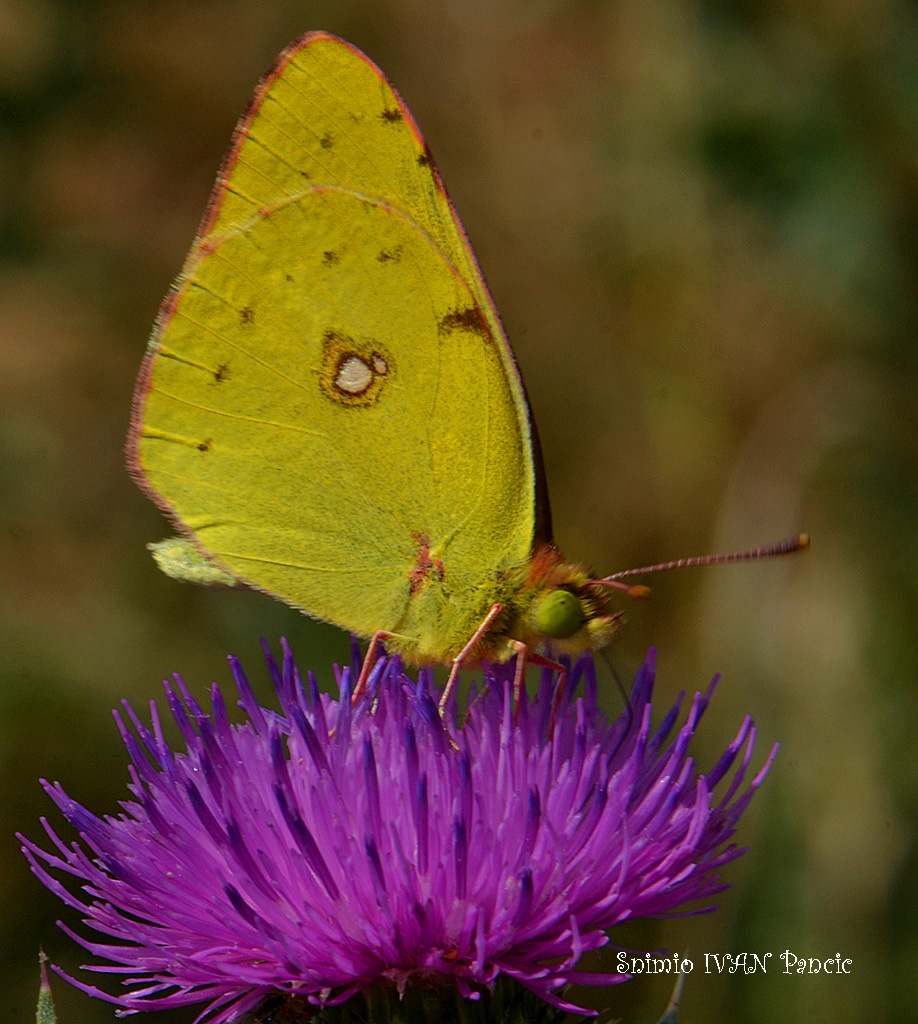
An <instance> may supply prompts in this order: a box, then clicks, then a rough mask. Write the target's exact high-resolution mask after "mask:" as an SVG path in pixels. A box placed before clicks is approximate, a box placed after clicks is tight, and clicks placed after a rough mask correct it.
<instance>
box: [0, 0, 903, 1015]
mask: <svg viewBox="0 0 918 1024" xmlns="http://www.w3.org/2000/svg"><path fill="white" fill-rule="evenodd" d="M916 27H918V16H916V9H915V7H914V5H908V4H905V3H894V2H892V0H836V2H832V0H793V2H788V0H708V2H701V0H696V2H692V0H670V2H660V3H649V2H646V0H611V2H602V0H592V2H588V0H580V2H577V0H526V2H522V0H504V2H502V3H491V2H485V0H463V2H459V0H427V2H423V3H422V2H410V0H362V2H361V0H335V2H328V3H306V2H300V3H294V2H262V0H226V2H216V0H211V2H192V0H185V2H180V0H176V2H158V3H157V2H141V0H120V2H115V0H108V2H102V0H97V2H93V0H82V2H79V3H75V2H63V0H57V2H55V0H0V573H2V595H0V674H2V679H0V786H2V816H0V906H2V913H0V935H2V938H0V942H2V947H0V959H2V963H0V970H2V981H0V992H2V993H3V994H2V996H0V1018H2V1019H3V1020H9V1021H11V1022H12V1021H14V1020H15V1021H23V1020H27V1019H31V1014H32V1012H33V1009H32V1008H33V1006H34V995H35V986H36V967H35V960H36V954H37V950H38V947H39V944H42V945H43V946H44V947H45V949H46V950H47V951H48V952H49V954H50V955H51V957H52V958H53V959H54V960H56V961H59V962H61V963H62V964H64V965H65V966H67V967H68V968H69V969H71V970H72V969H74V967H75V966H76V965H77V964H78V963H79V962H80V959H81V957H80V954H79V951H78V950H77V949H76V947H75V946H73V944H72V943H71V942H70V940H68V939H67V938H66V937H65V936H64V935H63V934H62V933H60V932H59V931H58V929H57V928H56V927H55V925H54V921H55V919H56V918H57V917H58V916H59V915H60V913H61V910H62V908H61V907H60V906H59V905H58V902H57V901H56V900H55V899H54V898H52V897H51V896H49V895H48V894H47V893H46V892H45V891H44V889H43V888H42V887H41V886H40V885H39V884H38V883H37V882H36V881H34V879H32V877H31V876H30V874H29V873H28V871H27V869H26V865H25V862H24V860H23V859H22V857H21V856H20V853H19V850H18V843H17V842H16V840H15V839H14V837H13V831H14V829H22V830H25V831H26V832H28V833H29V834H30V835H32V836H38V835H39V833H40V826H39V824H38V818H39V815H41V814H44V813H50V811H51V804H50V801H48V800H47V798H45V797H44V795H43V793H42V792H41V790H40V788H39V786H38V782H37V779H38V778H39V777H40V776H45V777H48V778H50V779H52V780H55V779H57V780H60V781H62V782H63V783H64V784H65V786H66V787H67V788H68V790H69V791H70V792H71V793H72V794H73V795H74V796H75V797H77V798H78V799H80V800H82V801H83V802H85V803H87V804H88V805H89V806H90V807H92V808H93V809H94V810H96V811H97V812H99V813H102V812H115V811H117V806H118V800H119V799H121V798H123V797H124V795H125V789H124V785H125V782H126V779H127V772H126V767H125V756H124V754H123V752H122V749H121V746H120V743H119V741H118V738H117V735H116V732H115V728H114V726H113V724H112V721H111V718H110V715H109V709H110V708H111V707H113V706H115V705H116V704H117V702H118V701H120V699H121V698H122V697H129V698H130V699H131V700H132V701H134V702H136V703H137V704H138V705H140V706H141V707H143V705H144V704H145V703H146V702H147V701H148V700H149V699H150V698H152V697H154V696H157V695H158V693H159V680H160V679H161V678H162V677H164V676H165V675H167V674H169V673H170V672H172V671H174V670H179V671H181V672H182V674H183V675H184V677H185V679H186V680H187V681H188V682H189V684H190V685H191V686H192V688H193V689H194V690H195V692H197V693H199V694H200V693H203V692H204V690H205V687H206V686H207V684H208V683H209V682H210V681H211V680H212V679H218V680H220V681H222V682H227V681H228V678H229V674H228V670H227V667H226V663H225V655H226V654H227V653H228V652H234V653H237V654H239V655H240V656H242V657H243V659H244V661H245V663H246V664H247V665H248V666H249V667H250V668H251V669H252V673H253V676H254V677H255V678H256V680H257V681H258V685H259V686H260V687H261V689H262V692H265V690H266V688H265V685H264V684H265V680H264V674H263V673H261V672H260V670H259V667H258V666H259V662H260V655H259V650H258V644H257V641H258V638H259V637H260V636H265V637H267V638H269V639H271V640H272V641H276V639H277V638H278V637H279V636H280V635H282V634H283V635H286V636H288V637H290V639H291V641H292V643H293V645H294V647H295V650H296V651H297V652H298V655H299V658H300V661H301V663H302V664H303V665H312V666H314V667H316V668H317V669H319V674H320V677H321V678H322V679H323V680H325V681H326V682H328V681H330V671H329V669H328V668H327V666H328V664H329V662H330V660H331V659H332V658H341V657H344V656H345V655H346V651H347V646H346V641H345V639H344V638H343V636H342V635H341V634H340V633H339V632H338V631H336V630H333V629H330V628H326V627H321V626H317V625H316V624H314V623H311V622H309V621H307V620H305V619H303V618H302V617H300V616H298V615H296V614H295V613H293V612H290V611H288V610H286V609H285V608H282V607H280V606H279V605H277V604H275V603H273V602H271V601H270V600H268V599H267V598H264V597H261V596H257V595H252V594H238V593H228V592H222V593H221V592H205V591H201V590H197V589H195V588H193V587H190V586H183V585H180V584H178V583H175V582H173V581H170V580H168V579H166V578H165V577H163V576H161V575H159V574H158V573H157V571H156V569H155V568H154V566H153V563H152V561H151V560H150V558H149V556H148V554H147V552H146V551H145V547H144V546H145V544H146V543H147V542H148V541H151V540H156V539H159V538H160V537H161V536H163V535H164V533H165V532H166V529H165V523H164V522H163V520H162V518H161V517H160V515H159V514H158V512H157V511H156V510H155V509H154V508H153V507H152V505H151V504H150V503H149V502H148V501H147V500H145V499H144V498H143V497H142V496H141V494H140V493H139V491H138V490H137V489H136V487H135V486H134V485H133V484H132V482H131V481H130V479H129V478H128V475H127V473H126V471H125V468H124V464H123V456H122V444H123V438H124V434H125V429H126V426H127V421H128V415H129V406H130V396H131V391H132V385H133V378H134V375H135V373H136V370H137V368H138V365H139V363H140V359H141V355H142V352H143V349H144V344H145V340H146V336H147V333H148V331H149V328H150V325H151V324H152V322H153V318H154V316H155V313H156V310H157V306H158V303H159V301H160V299H161V298H162V296H163V295H164V294H165V292H166V290H167V288H168V286H169V283H170V281H171V279H172V277H173V276H174V275H175V274H176V273H177V271H178V269H179V267H180V264H181V262H182V259H183V256H184V253H185V251H186V249H187V247H188V245H189V244H190V241H191V239H192V236H193V234H194V231H195V228H196V226H197V222H198V219H199V217H200V216H201V213H202V211H203V208H204V203H205V200H206V197H207V195H208V192H209V190H210V186H211V183H212V180H213V177H214V174H215V171H216V168H217V165H218V162H219V160H220V157H221V155H222V153H223V151H224V149H225V148H226V146H227V144H228V141H229V137H230V133H231V131H232V128H233V125H234V122H235V119H236V117H237V116H238V114H239V113H240V112H241V111H242V109H243V108H244V105H245V103H246V101H247V99H248V97H249V95H250V93H251V91H252V89H253V87H254V85H255V83H256V81H257V79H258V77H259V76H260V74H261V73H262V72H264V71H265V70H266V69H267V68H268V67H269V66H270V64H271V62H272V61H273V59H274V57H275V55H276V54H277V53H278V52H279V51H280V50H281V49H282V48H283V47H284V46H285V45H286V44H287V43H288V42H290V41H291V40H292V39H294V38H295V37H297V36H298V35H300V34H301V33H302V32H304V31H306V30H307V29H314V28H326V29H328V30H331V31H333V32H336V33H338V34H339V35H343V36H345V37H346V38H348V39H350V40H351V41H353V42H354V43H356V44H357V45H358V46H359V47H361V48H362V49H364V50H365V51H366V52H367V53H368V54H370V55H371V56H372V57H373V58H374V59H375V60H376V62H377V63H379V64H380V66H381V67H382V68H383V69H384V70H385V71H386V73H387V74H388V76H389V77H390V78H391V79H392V80H393V82H395V84H396V85H397V87H398V88H399V89H400V90H401V92H402V94H403V95H404V97H405V99H406V100H407V102H408V104H409V106H410V107H411V109H412V110H413V112H414V114H415V116H416V118H417V120H418V122H419V123H420V125H421V127H422V130H423V131H424V132H425V135H426V137H427V140H428V142H429V143H430V146H431V148H432V150H433V152H434V154H435V155H436V157H437V160H438V163H439V165H440V168H441V170H442V172H443V175H444V177H445V179H446V181H447V183H448V185H449V186H450V189H451V192H452V195H453V199H454V201H455V203H456V206H457V208H458V210H459V211H460V214H461V216H462V218H463V221H464V223H465V226H466V229H467V231H468V233H469V235H470V237H471V239H472V242H473V244H474V246H475V249H476V251H477V254H478V256H479V259H480V262H481V264H482V267H483V269H484V272H485V274H486V276H487V278H488V281H489V283H490V285H491V289H492V291H493V293H494V296H495V299H496V302H497V305H498V307H499V309H500V310H501V312H502V315H503V319H504V322H505V325H506V328H507V331H508V334H509V336H510V338H511V340H512V343H513V345H514V349H515V351H516V354H517V357H518V360H519V363H520V365H521V367H522V371H523V373H524V375H525V378H526V381H527V385H528V388H529V392H530V397H531V400H532V405H533V407H534V411H535V414H536V416H537V419H538V423H539V427H540V432H541V436H542V442H543V447H544V452H545V462H546V466H547V471H548V478H549V483H550V489H551V496H552V500H553V511H554V518H555V527H556V535H557V539H558V541H559V543H560V545H561V547H562V548H563V550H564V551H565V552H566V553H567V554H568V556H569V557H572V558H576V559H580V560H583V561H586V562H588V563H590V564H591V565H592V566H593V567H594V568H595V569H596V570H597V571H599V572H611V571H614V570H618V569H623V568H627V567H629V566H632V565H639V564H644V563H646V562H649V561H657V560H661V559H666V558H671V557H676V556H682V555H689V554H696V553H699V552H704V551H713V550H722V549H730V548H734V547H741V546H747V545H750V544H756V543H762V542H766V541H771V540H777V539H778V538H780V537H781V536H783V535H786V534H792V533H795V532H796V531H798V530H800V529H804V528H805V529H807V530H809V531H810V533H811V534H812V536H813V548H812V550H811V551H810V552H809V553H808V554H806V555H805V556H796V557H795V558H792V559H786V560H779V561H775V562H771V563H761V564H758V565H754V566H747V567H735V566H734V567H727V568H723V569H706V570H692V571H686V572H684V573H676V574H672V575H668V576H665V577H664V576H661V577H658V578H657V579H655V580H654V581H653V583H654V588H653V596H652V600H651V601H649V602H647V603H641V604H640V605H639V606H634V607H632V608H631V609H630V622H629V625H628V628H627V629H626V630H624V631H623V632H622V633H621V635H620V637H619V638H618V639H617V640H616V641H615V644H614V646H613V648H612V649H611V659H612V663H613V665H614V666H615V670H616V672H617V673H618V675H619V676H621V677H622V678H626V679H627V678H628V677H629V676H630V674H631V673H632V671H633V670H634V668H635V666H636V665H637V664H638V662H639V660H640V658H641V657H642V654H643V651H644V649H645V648H646V647H647V645H649V644H651V643H652V644H656V645H657V646H658V647H659V650H660V658H659V665H660V698H661V701H664V700H666V701H668V700H669V699H671V698H672V697H674V696H675V694H676V693H677V692H678V691H679V690H680V689H681V688H683V687H685V688H688V689H689V690H694V689H695V688H697V687H701V686H704V685H705V684H706V683H707V681H708V680H709V678H710V677H711V675H713V674H714V673H715V672H717V671H719V672H722V673H723V676H724V679H723V682H722V685H721V689H720V691H719V693H718V696H717V699H716V701H715V702H714V704H713V706H712V707H711V709H710V710H709V712H708V716H707V719H706V721H705V724H704V728H703V729H702V733H701V737H700V742H699V745H698V747H697V751H696V752H697V754H698V758H699V761H700V763H701V765H702V766H704V767H710V766H711V765H712V763H713V761H714V760H715V758H716V757H717V756H718V754H719V752H720V751H721V750H722V749H723V747H724V745H725V744H726V743H727V742H728V740H729V739H730V738H731V737H732V735H733V734H734V732H735V730H736V728H737V727H738V725H739V723H740V720H741V718H742V716H743V715H744V714H746V713H747V712H748V713H750V714H751V715H753V717H754V718H755V719H756V722H757V723H758V726H759V736H760V745H759V750H758V752H757V760H756V761H755V764H756V765H758V764H760V763H761V760H762V759H763V758H764V756H765V752H766V751H767V749H768V747H769V746H770V744H771V743H772V742H773V741H775V740H779V741H780V742H781V744H782V750H781V753H780V755H779V758H778V760H777V762H776V764H775V767H774V769H773V771H772V773H771V776H770V778H769V780H768V782H767V784H766V786H765V787H764V789H763V791H762V792H761V793H760V795H759V796H758V797H757V798H756V800H755V801H754V803H753V804H752V806H751V808H750V810H749V812H748V813H747V815H746V818H745V820H744V822H743V824H742V829H741V833H740V836H739V841H740V842H741V843H742V844H743V845H747V846H749V847H750V852H749V853H748V854H747V855H746V856H745V857H744V858H743V859H741V860H740V861H739V862H737V863H735V864H733V865H732V866H730V867H729V869H728V870H727V872H726V874H727V877H728V879H729V880H730V881H732V882H733V883H734V886H733V888H732V889H730V890H729V891H728V892H726V893H725V894H723V896H722V897H721V899H720V905H721V909H720V911H719V912H718V913H716V914H712V915H707V916H704V917H698V918H688V919H679V920H668V921H661V922H650V923H642V924H636V925H634V926H632V927H629V928H622V929H621V931H620V932H619V933H618V934H616V935H615V938H616V940H617V941H618V942H620V943H622V944H624V945H627V946H634V947H638V948H651V947H655V948H669V949H672V950H675V951H678V952H682V953H687V954H688V955H689V956H691V957H693V958H694V959H695V961H696V964H697V966H696V970H695V972H694V973H693V974H692V975H691V976H690V978H689V980H688V983H687V986H686V991H685V995H684V999H683V1014H682V1017H683V1019H684V1020H685V1021H687V1022H691V1021H713V1020H740V1021H744V1022H758V1021H771V1020H779V1019H780V1020H801V1021H803V1020H807V1021H821V1020H825V1021H838V1020H845V1021H847V1022H849V1024H851V1022H861V1021H864V1022H866V1021H870V1022H877V1021H907V1020H914V1017H915V1007H916V1005H918V970H916V963H918V930H916V924H918V885H916V881H918V879H916V874H918V850H916V802H918V772H916V759H915V749H916V745H915V740H914V737H915V735H916V733H918V714H916V690H915V684H916V629H915V626H916V580H918V572H916V570H918V532H916V514H915V513H916V470H918V460H916V455H918V441H916V438H918V417H916V413H915V407H916V404H918V392H916V383H918V379H916V373H915V362H916V315H915V314H916V297H918V289H916V280H918V275H916V270H918V268H916V241H918V232H916V218H918V147H916V135H918V102H916V100H918V71H916V69H918V34H916ZM265 699H268V698H267V695H266V696H265ZM608 702H609V708H610V711H611V712H613V713H617V712H618V710H619V708H620V698H618V697H617V695H616V691H615V687H614V685H613V684H612V682H611V681H610V683H609V686H608ZM68 920H69V921H70V923H71V924H73V923H75V922H74V920H73V917H72V916H71V917H70V918H68ZM785 949H789V950H791V951H792V952H794V953H796V954H798V955H802V956H818V957H821V958H827V957H834V956H835V954H836V953H840V954H841V956H842V957H849V958H851V959H852V961H853V967H852V973H851V974H850V975H849V976H846V977H836V976H825V975H819V976H802V977H799V976H790V977H788V976H785V975H783V974H781V973H779V965H778V962H777V957H778V954H780V953H782V952H783V951H784V950H785ZM741 951H749V952H755V953H759V954H760V955H761V954H763V953H766V952H771V953H772V954H773V956H772V959H771V961H770V964H771V967H770V969H769V971H768V973H767V975H761V974H754V975H740V974H736V975H732V976H717V975H705V974H703V973H702V970H703V966H702V964H703V959H704V958H703V954H704V953H706V952H720V953H722V952H733V953H737V952H741ZM585 966H587V967H592V968H594V969H601V967H602V966H603V964H602V960H601V958H600V957H598V956H595V957H593V958H591V959H590V961H589V962H588V964H586V965H585ZM671 981H672V979H668V978H666V977H657V978H644V979H638V980H635V981H633V982H631V983H630V984H628V985H626V986H623V987H620V988H617V989H613V990H611V991H605V992H602V991H600V992H597V991H592V992H591V991H582V992H579V993H578V998H581V999H585V1000H587V1001H588V1002H589V1003H590V1004H591V1005H594V1006H596V1007H597V1008H603V1007H608V1008H610V1009H611V1011H612V1015H613V1016H614V1017H620V1018H622V1019H623V1020H625V1021H626V1022H648V1024H652V1022H653V1021H655V1020H656V1019H657V1017H658V1016H659V1014H660V1012H661V1011H662V1009H663V1006H664V1004H665V1002H666V999H667V997H668V994H669V988H670V985H671ZM55 993H56V998H57V1002H58V1009H59V1019H60V1020H61V1022H62V1024H72V1022H75V1021H81V1022H83V1024H95V1022H98V1021H109V1020H112V1019H113V1009H112V1008H111V1007H109V1006H108V1005H106V1004H104V1003H101V1002H98V1001H93V1000H90V999H88V998H87V997H84V996H82V995H81V994H79V993H76V992H74V991H72V990H71V989H69V987H68V986H66V985H64V984H63V983H61V982H59V983H57V984H56V986H55ZM193 1016H194V1014H193V1012H191V1011H188V1012H184V1013H173V1014H170V1015H167V1014H163V1015H161V1016H158V1017H154V1018H153V1019H156V1020H163V1021H166V1020H169V1021H175V1022H180V1021H190V1020H191V1019H192V1018H193Z"/></svg>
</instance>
